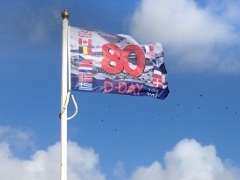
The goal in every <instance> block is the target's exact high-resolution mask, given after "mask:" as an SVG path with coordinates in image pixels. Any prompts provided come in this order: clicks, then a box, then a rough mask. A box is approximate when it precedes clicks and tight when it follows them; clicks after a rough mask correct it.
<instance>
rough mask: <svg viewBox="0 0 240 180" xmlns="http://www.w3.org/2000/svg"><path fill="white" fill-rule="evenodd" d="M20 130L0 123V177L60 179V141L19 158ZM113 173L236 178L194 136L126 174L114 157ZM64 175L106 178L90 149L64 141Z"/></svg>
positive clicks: (122, 177)
mask: <svg viewBox="0 0 240 180" xmlns="http://www.w3.org/2000/svg"><path fill="white" fill-rule="evenodd" d="M11 132H12V133H13V135H12V134H11ZM22 134H24V131H23V130H18V129H16V128H11V127H0V138H1V139H0V162H1V163H0V179H4V180H19V179H28V180H43V179H44V180H58V179H60V143H59V142H57V143H55V144H54V145H50V146H49V147H48V148H47V149H46V150H37V151H36V152H35V153H33V155H32V156H31V157H29V158H27V159H21V158H18V157H17V156H16V155H14V153H13V150H12V148H11V147H10V146H11V145H10V144H14V143H16V141H11V139H17V138H16V137H17V136H19V138H18V139H19V140H21V139H22V140H24V139H28V138H26V136H28V135H24V136H22ZM25 134H28V133H26V132H25ZM8 136H9V137H8ZM13 137H14V138H13ZM113 174H114V178H115V179H119V180H126V179H129V180H148V179H151V180H226V179H227V180H238V179H239V177H240V170H239V169H237V168H236V167H233V166H232V165H231V164H230V163H225V162H223V161H222V160H221V159H220V158H219V157H218V156H217V152H216V149H215V147H214V146H213V145H205V146H204V145H201V144H200V143H198V142H197V141H196V140H189V139H184V140H182V141H180V142H179V143H178V144H177V145H176V146H175V147H174V148H173V149H172V150H171V151H169V152H167V153H166V154H165V157H164V163H163V165H162V164H160V163H159V162H158V161H155V162H153V163H152V164H151V165H149V166H145V167H143V166H139V167H137V168H136V170H135V171H134V172H133V173H132V175H131V177H130V178H127V176H128V175H126V172H125V167H124V164H123V162H121V161H118V162H116V166H115V168H114V169H113ZM68 179H71V180H92V179H97V180H105V179H106V177H105V175H104V173H103V172H101V169H100V164H99V156H98V154H97V153H96V152H95V151H94V149H92V148H83V147H80V146H79V145H78V144H77V143H75V142H71V141H69V142H68Z"/></svg>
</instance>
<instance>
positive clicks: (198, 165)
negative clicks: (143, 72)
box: [0, 0, 240, 180]
mask: <svg viewBox="0 0 240 180" xmlns="http://www.w3.org/2000/svg"><path fill="white" fill-rule="evenodd" d="M239 5H240V3H239V2H238V1H235V0H228V1H224V0H213V1H211V2H209V1H200V0H199V1H197V0H195V1H194V0H188V1H186V0H178V1H177V2H176V1H173V0H142V1H140V0H131V1H126V0H121V1H120V0H116V1H110V0H105V1H97V0H88V1H81V2H80V1H76V0H70V1H65V0H62V1H53V0H52V1H51V0H50V1H41V2H30V1H26V0H22V1H17V0H10V1H3V2H2V6H1V7H0V12H1V14H2V18H1V20H0V22H1V28H0V49H1V51H0V55H1V58H0V61H1V66H0V69H1V76H0V83H1V89H0V96H1V101H0V115H1V121H0V146H1V148H0V159H1V160H0V161H1V163H0V164H1V165H0V179H5V180H10V179H11V180H14V179H30V180H31V179H34V180H35V179H37V180H38V179H39V180H40V179H45V180H48V179H49V180H50V179H51V180H55V179H56V180H57V179H59V175H60V173H59V170H60V164H59V163H60V160H59V152H60V147H59V141H60V121H59V119H58V113H59V111H60V93H61V89H60V87H61V82H60V81H61V47H62V42H61V33H62V32H61V30H62V19H61V17H60V14H61V12H62V11H63V10H64V9H67V10H68V11H69V13H70V19H69V22H70V25H72V26H76V27H83V28H89V29H96V30H101V31H105V32H110V33H125V34H129V35H131V36H132V37H134V38H135V39H136V40H137V41H138V42H139V43H140V44H144V43H151V42H161V43H162V44H163V48H164V52H165V59H164V61H165V65H166V68H167V70H168V77H167V78H168V82H169V89H170V94H169V96H168V97H167V98H166V99H165V100H163V101H162V100H157V99H154V98H149V97H133V96H120V95H106V94H99V93H85V92H73V93H74V96H75V98H76V100H77V103H78V106H79V109H80V110H79V113H78V115H77V116H76V117H75V118H74V119H73V120H71V121H69V123H68V126H69V127H68V137H69V146H68V148H69V171H68V173H69V179H74V180H79V179H101V180H109V179H116V180H126V179H128V180H135V179H136V180H145V179H152V180H155V179H158V180H162V179H163V180H175V179H184V180H186V179H201V180H217V179H218V180H225V179H228V180H237V179H239V177H240V156H239V152H240V143H239V138H240V133H239V132H240V109H239V101H240V95H239V92H240V84H239V77H240V59H239V55H240V53H239V50H238V49H239V48H240V43H239V42H240V41H239V33H240V29H239V19H240V12H239V10H238V9H237V7H239ZM69 111H70V113H71V112H73V106H72V105H70V106H69Z"/></svg>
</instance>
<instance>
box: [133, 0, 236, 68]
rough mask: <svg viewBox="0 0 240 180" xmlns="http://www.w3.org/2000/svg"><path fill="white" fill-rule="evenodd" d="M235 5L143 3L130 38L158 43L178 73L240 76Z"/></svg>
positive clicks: (219, 1) (181, 0) (189, 0)
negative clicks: (189, 71) (195, 72)
mask: <svg viewBox="0 0 240 180" xmlns="http://www.w3.org/2000/svg"><path fill="white" fill-rule="evenodd" d="M238 5H239V2H236V1H235V0H230V1H224V0H215V1H211V2H208V3H207V4H205V5H201V4H199V3H197V1H194V0H178V1H174V0H142V2H141V3H140V5H139V7H138V8H137V9H136V10H135V12H134V14H133V16H132V21H131V34H132V35H133V36H134V37H136V38H137V39H138V40H139V41H140V42H141V43H150V42H155V41H158V42H161V43H162V44H163V46H164V47H165V49H166V50H167V52H168V54H167V56H166V57H170V55H171V61H172V64H175V67H177V68H178V69H181V70H182V69H183V70H186V68H188V70H190V69H192V70H194V71H196V70H206V69H210V70H213V69H214V70H217V71H219V72H228V73H239V72H240V59H239V58H238V57H239V55H240V53H239V52H238V49H239V48H240V44H239V40H238V37H239V27H238V22H239V18H240V11H238V10H237V9H236V7H238ZM165 59H167V58H165ZM176 65H177V66H176Z"/></svg>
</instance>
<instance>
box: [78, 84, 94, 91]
mask: <svg viewBox="0 0 240 180" xmlns="http://www.w3.org/2000/svg"><path fill="white" fill-rule="evenodd" d="M78 88H79V90H84V91H92V83H85V82H79V84H78Z"/></svg>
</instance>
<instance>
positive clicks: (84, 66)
mask: <svg viewBox="0 0 240 180" xmlns="http://www.w3.org/2000/svg"><path fill="white" fill-rule="evenodd" d="M78 70H79V72H89V73H92V60H90V59H84V60H82V61H80V62H79V67H78Z"/></svg>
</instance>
